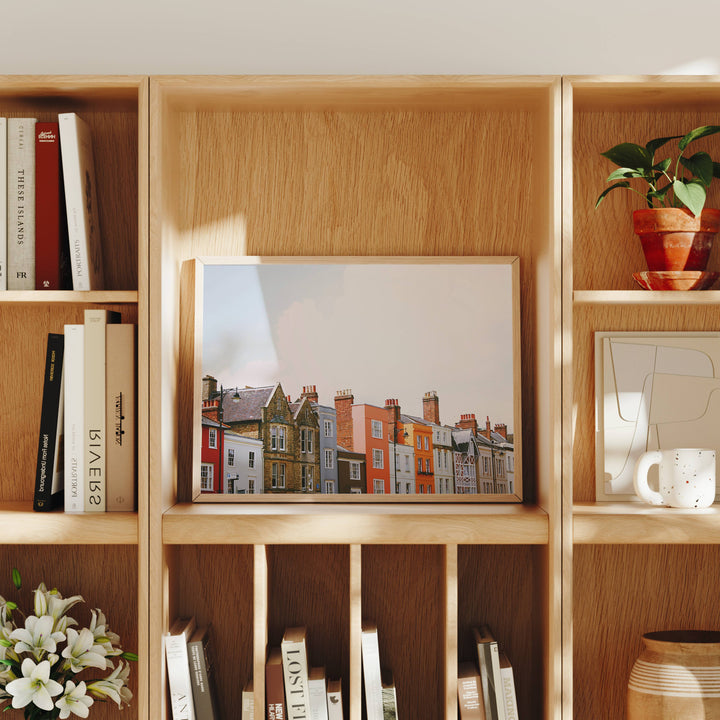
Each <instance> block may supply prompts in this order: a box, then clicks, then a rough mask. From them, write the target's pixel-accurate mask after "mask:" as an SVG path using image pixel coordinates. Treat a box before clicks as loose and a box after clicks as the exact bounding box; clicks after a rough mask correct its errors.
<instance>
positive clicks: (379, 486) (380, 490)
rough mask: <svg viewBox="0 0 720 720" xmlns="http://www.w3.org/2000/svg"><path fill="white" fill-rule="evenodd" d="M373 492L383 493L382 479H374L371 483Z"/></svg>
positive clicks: (383, 484)
mask: <svg viewBox="0 0 720 720" xmlns="http://www.w3.org/2000/svg"><path fill="white" fill-rule="evenodd" d="M373 488H374V492H375V494H376V495H384V494H385V483H384V482H383V481H382V480H375V482H374V483H373Z"/></svg>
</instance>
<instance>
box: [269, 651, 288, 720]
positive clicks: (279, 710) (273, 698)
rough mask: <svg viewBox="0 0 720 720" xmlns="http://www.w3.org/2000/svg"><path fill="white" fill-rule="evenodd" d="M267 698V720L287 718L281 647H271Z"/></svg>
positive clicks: (283, 719) (284, 719)
mask: <svg viewBox="0 0 720 720" xmlns="http://www.w3.org/2000/svg"><path fill="white" fill-rule="evenodd" d="M265 698H266V712H267V720H287V714H286V713H285V683H284V680H283V668H282V655H281V653H280V648H279V647H273V648H270V654H269V655H268V659H267V663H266V665H265Z"/></svg>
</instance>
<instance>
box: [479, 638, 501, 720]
mask: <svg viewBox="0 0 720 720" xmlns="http://www.w3.org/2000/svg"><path fill="white" fill-rule="evenodd" d="M473 632H474V635H475V642H476V644H477V651H478V663H479V666H480V677H481V679H482V688H483V698H484V700H485V716H486V718H487V720H505V701H504V699H503V695H502V679H501V678H500V650H499V648H498V644H497V641H496V640H495V638H494V637H493V635H492V633H491V632H490V629H489V628H488V626H487V625H482V626H481V627H480V628H474V630H473Z"/></svg>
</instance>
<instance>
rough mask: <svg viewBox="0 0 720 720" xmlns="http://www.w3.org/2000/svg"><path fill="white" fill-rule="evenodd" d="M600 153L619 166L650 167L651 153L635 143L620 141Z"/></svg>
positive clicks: (643, 168) (647, 168) (648, 168)
mask: <svg viewBox="0 0 720 720" xmlns="http://www.w3.org/2000/svg"><path fill="white" fill-rule="evenodd" d="M600 154H601V155H602V156H603V157H606V158H607V159H608V160H612V161H613V162H614V163H615V164H616V165H619V166H620V167H628V168H637V169H642V170H645V171H650V169H651V168H652V155H651V154H650V153H649V152H648V151H647V150H646V149H645V148H644V147H643V146H642V145H636V144H635V143H620V144H619V145H615V147H612V148H610V149H609V150H606V151H605V152H603V153H600Z"/></svg>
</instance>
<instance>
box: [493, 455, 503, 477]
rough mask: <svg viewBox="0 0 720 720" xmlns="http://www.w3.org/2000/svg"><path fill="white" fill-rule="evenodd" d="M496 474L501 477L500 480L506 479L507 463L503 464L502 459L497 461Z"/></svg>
mask: <svg viewBox="0 0 720 720" xmlns="http://www.w3.org/2000/svg"><path fill="white" fill-rule="evenodd" d="M495 472H496V477H499V478H504V477H505V463H504V462H503V459H502V458H496V459H495Z"/></svg>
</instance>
